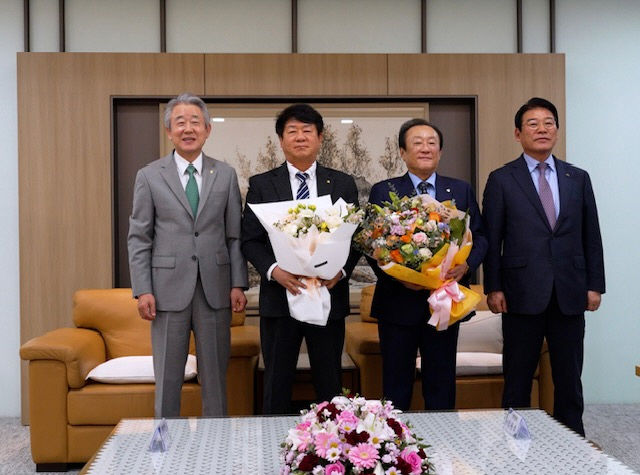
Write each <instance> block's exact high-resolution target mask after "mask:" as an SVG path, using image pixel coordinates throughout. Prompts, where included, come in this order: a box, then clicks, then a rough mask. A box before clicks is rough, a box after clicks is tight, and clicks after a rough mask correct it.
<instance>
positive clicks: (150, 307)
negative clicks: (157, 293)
mask: <svg viewBox="0 0 640 475" xmlns="http://www.w3.org/2000/svg"><path fill="white" fill-rule="evenodd" d="M138 313H139V314H140V317H141V318H142V319H143V320H154V319H155V318H156V298H155V297H154V296H153V294H142V295H138Z"/></svg>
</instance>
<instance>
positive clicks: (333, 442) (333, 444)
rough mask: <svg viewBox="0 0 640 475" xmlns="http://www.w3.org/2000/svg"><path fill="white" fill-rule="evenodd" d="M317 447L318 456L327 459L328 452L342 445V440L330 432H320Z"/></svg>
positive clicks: (317, 436)
mask: <svg viewBox="0 0 640 475" xmlns="http://www.w3.org/2000/svg"><path fill="white" fill-rule="evenodd" d="M315 445H316V454H317V455H319V456H320V457H323V458H327V451H328V450H329V449H331V448H337V447H338V446H339V445H340V439H338V438H337V437H336V436H335V435H333V434H331V433H329V432H318V433H317V434H316V437H315Z"/></svg>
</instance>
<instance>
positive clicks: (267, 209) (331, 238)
mask: <svg viewBox="0 0 640 475" xmlns="http://www.w3.org/2000/svg"><path fill="white" fill-rule="evenodd" d="M249 206H250V207H251V210H252V211H253V212H254V213H255V215H256V217H257V218H258V220H260V223H261V224H262V226H263V227H264V228H265V230H266V231H267V233H268V234H269V241H270V242H271V247H272V248H273V252H274V254H275V257H276V261H277V262H278V266H279V267H280V268H282V269H284V270H286V271H287V272H291V273H292V274H295V275H299V276H306V277H309V278H303V279H301V280H302V281H303V282H304V283H305V285H306V287H307V288H306V289H301V291H302V293H301V294H299V295H293V294H291V293H290V292H287V301H288V303H289V312H290V313H291V316H292V317H293V318H295V319H297V320H300V321H303V322H307V323H312V324H315V325H322V326H324V325H326V323H327V320H328V318H329V312H330V310H331V296H330V295H329V291H328V290H327V288H326V287H324V286H322V285H321V284H320V281H319V279H326V280H330V279H332V278H334V277H335V276H336V274H337V273H338V272H340V270H341V269H342V267H344V265H345V263H346V262H347V258H348V257H349V252H350V250H351V238H352V236H353V233H354V232H355V231H356V229H357V228H358V225H359V223H360V222H361V221H362V219H363V217H364V210H360V209H358V208H357V207H356V206H355V205H353V204H349V203H346V202H345V201H344V200H343V199H342V198H340V199H338V200H337V201H336V202H335V203H333V204H332V203H331V196H329V195H324V196H320V197H318V198H313V199H305V200H292V201H278V202H274V203H261V204H252V203H249Z"/></svg>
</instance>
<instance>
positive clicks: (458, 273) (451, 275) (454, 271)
mask: <svg viewBox="0 0 640 475" xmlns="http://www.w3.org/2000/svg"><path fill="white" fill-rule="evenodd" d="M468 270H469V265H468V264H467V261H464V262H463V263H462V264H458V265H457V266H455V267H452V268H451V269H449V270H448V271H447V274H446V275H445V278H446V279H447V280H449V279H453V280H455V281H456V282H460V279H462V278H463V277H464V275H465V274H466V273H467V271H468Z"/></svg>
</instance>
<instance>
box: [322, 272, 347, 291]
mask: <svg viewBox="0 0 640 475" xmlns="http://www.w3.org/2000/svg"><path fill="white" fill-rule="evenodd" d="M340 279H342V271H341V270H339V271H338V273H337V274H336V276H335V277H334V278H333V279H331V280H324V279H320V283H321V284H322V285H324V286H325V287H326V288H327V289H329V290H331V289H333V287H334V286H335V285H336V284H337V283H338V282H340Z"/></svg>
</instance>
